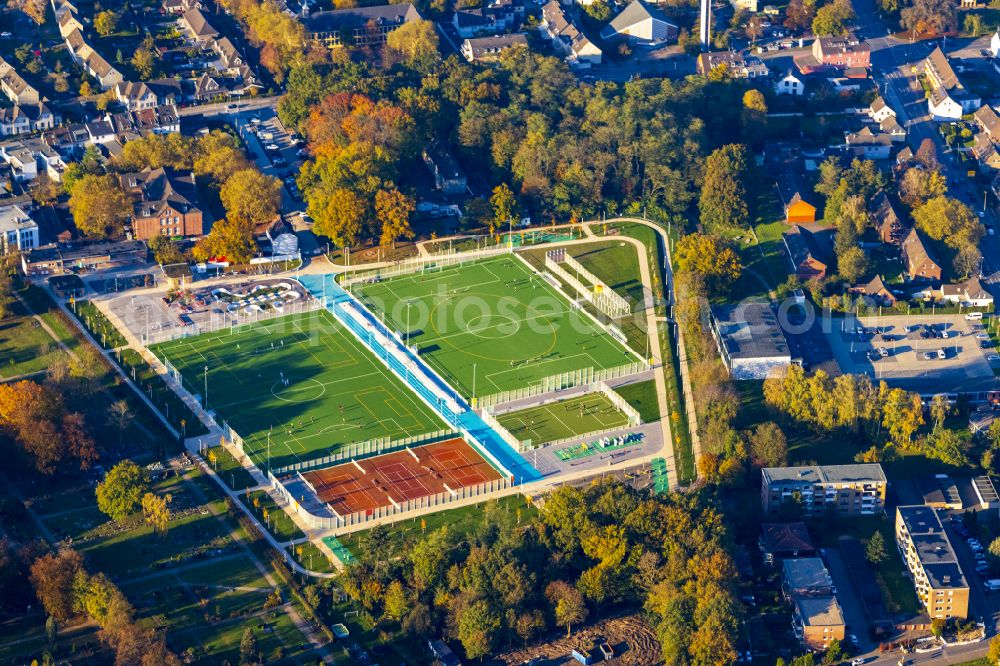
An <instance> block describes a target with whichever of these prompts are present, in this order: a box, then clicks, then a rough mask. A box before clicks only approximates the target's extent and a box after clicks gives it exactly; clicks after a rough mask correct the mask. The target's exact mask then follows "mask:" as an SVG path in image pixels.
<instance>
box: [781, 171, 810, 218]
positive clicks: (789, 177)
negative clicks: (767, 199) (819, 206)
mask: <svg viewBox="0 0 1000 666" xmlns="http://www.w3.org/2000/svg"><path fill="white" fill-rule="evenodd" d="M777 182H778V194H779V195H780V196H781V201H782V204H783V205H784V208H785V224H810V223H812V222H815V221H816V206H814V205H812V204H811V203H809V202H808V201H806V200H805V199H804V198H803V197H802V190H803V188H802V186H801V180H800V178H799V176H798V172H796V171H792V170H789V171H786V172H784V173H783V174H781V175H780V176H779V177H778V181H777Z"/></svg>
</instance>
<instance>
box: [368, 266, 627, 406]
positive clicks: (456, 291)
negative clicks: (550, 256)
mask: <svg viewBox="0 0 1000 666" xmlns="http://www.w3.org/2000/svg"><path fill="white" fill-rule="evenodd" d="M354 293H355V295H356V296H358V297H359V298H361V300H362V301H363V302H364V303H365V304H366V305H368V306H369V307H370V308H371V309H372V310H373V311H374V312H376V313H379V314H380V315H381V316H382V317H383V318H384V321H385V322H386V325H387V326H390V327H391V328H393V329H395V330H396V331H398V332H399V333H400V335H401V338H402V339H403V340H404V341H407V340H408V341H409V344H410V345H416V346H417V347H418V348H419V350H420V355H421V357H422V358H423V359H424V360H425V361H427V362H428V363H429V364H430V365H431V366H432V367H433V368H434V369H435V370H436V371H437V372H438V373H440V374H441V375H442V376H443V377H444V378H445V380H447V381H448V382H449V383H450V384H451V386H453V387H454V388H455V389H457V390H458V391H459V393H461V394H462V395H464V396H465V397H467V398H468V397H472V396H473V395H476V396H485V395H490V394H493V393H498V392H501V391H510V390H513V389H521V388H525V387H528V386H531V385H533V384H536V383H538V382H539V381H541V380H542V379H543V378H545V377H551V376H555V375H559V374H562V373H567V372H574V371H578V370H585V369H587V368H593V369H594V370H603V369H608V368H614V367H618V366H622V365H626V364H628V363H632V362H635V361H638V360H639V359H638V358H637V357H636V356H635V355H634V354H632V353H631V352H629V350H628V349H626V348H625V346H624V345H622V344H620V343H619V342H617V341H616V340H614V339H613V338H612V337H611V336H609V335H608V334H607V333H606V332H605V331H604V330H603V329H602V328H601V327H599V326H598V325H597V323H595V322H594V321H593V320H592V319H590V318H589V317H588V316H587V315H586V314H584V313H583V312H582V311H581V310H580V309H579V308H577V307H575V306H574V305H573V304H572V303H570V302H569V301H568V300H567V299H566V298H565V297H564V296H562V295H561V294H560V293H559V292H557V291H556V290H555V289H554V288H553V287H552V285H550V284H549V283H548V282H546V281H545V280H544V279H542V278H541V277H539V276H537V275H535V274H533V273H532V271H531V270H530V269H529V268H528V267H527V266H526V265H525V264H524V263H523V262H522V261H521V260H520V259H518V258H517V257H514V256H509V255H505V256H499V257H495V258H491V259H485V260H482V261H476V262H470V263H466V264H459V265H454V266H449V267H444V268H428V269H427V270H425V271H423V272H421V273H415V274H413V275H406V276H400V277H394V278H390V279H384V280H381V281H378V282H373V283H370V284H365V285H359V286H357V287H356V288H355V289H354Z"/></svg>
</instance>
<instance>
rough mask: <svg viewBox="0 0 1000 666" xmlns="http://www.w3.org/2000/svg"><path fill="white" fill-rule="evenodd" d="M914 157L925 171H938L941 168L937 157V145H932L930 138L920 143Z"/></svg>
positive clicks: (932, 140)
mask: <svg viewBox="0 0 1000 666" xmlns="http://www.w3.org/2000/svg"><path fill="white" fill-rule="evenodd" d="M915 157H916V159H917V161H918V162H920V163H921V164H923V165H924V167H925V168H927V169H938V168H939V167H940V166H941V163H940V162H939V161H938V156H937V145H936V144H935V143H934V139H932V138H930V137H927V138H926V139H924V140H922V141H921V142H920V146H918V147H917V153H916V156H915Z"/></svg>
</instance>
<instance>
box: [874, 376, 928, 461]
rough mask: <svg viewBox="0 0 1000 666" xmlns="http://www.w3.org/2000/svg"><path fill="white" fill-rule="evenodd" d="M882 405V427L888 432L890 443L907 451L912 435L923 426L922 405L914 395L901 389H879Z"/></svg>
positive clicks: (917, 396) (911, 441) (918, 397)
mask: <svg viewBox="0 0 1000 666" xmlns="http://www.w3.org/2000/svg"><path fill="white" fill-rule="evenodd" d="M880 393H881V400H880V402H881V404H882V426H883V427H884V428H886V430H888V432H889V436H890V437H891V438H892V441H893V442H894V443H895V444H896V445H897V446H899V447H900V448H903V449H907V448H909V447H910V445H911V444H912V443H913V435H914V434H915V433H916V432H917V429H918V428H919V427H920V426H922V425H923V424H924V416H923V413H924V410H923V404H922V403H921V401H920V396H919V395H917V394H916V393H907V392H906V391H904V390H903V389H901V388H893V389H889V388H883V389H880Z"/></svg>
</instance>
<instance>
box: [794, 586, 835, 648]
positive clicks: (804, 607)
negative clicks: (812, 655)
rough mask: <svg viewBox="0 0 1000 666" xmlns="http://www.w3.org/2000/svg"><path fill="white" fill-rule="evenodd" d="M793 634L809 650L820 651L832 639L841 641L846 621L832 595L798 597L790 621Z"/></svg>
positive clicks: (827, 645) (826, 646) (828, 644)
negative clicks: (792, 618)
mask: <svg viewBox="0 0 1000 666" xmlns="http://www.w3.org/2000/svg"><path fill="white" fill-rule="evenodd" d="M792 628H793V630H794V631H795V636H796V638H798V639H799V640H800V641H802V645H803V647H805V648H806V649H809V650H818V651H822V650H825V649H827V648H828V647H829V646H830V643H831V642H832V641H834V640H836V641H838V642H839V641H843V640H844V638H845V637H846V633H847V623H845V622H844V614H843V612H842V611H841V609H840V604H839V603H838V602H837V598H836V597H834V596H827V597H798V598H796V599H795V614H794V620H793V622H792Z"/></svg>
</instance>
